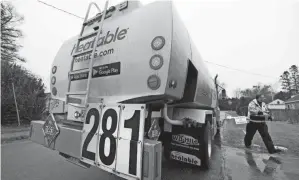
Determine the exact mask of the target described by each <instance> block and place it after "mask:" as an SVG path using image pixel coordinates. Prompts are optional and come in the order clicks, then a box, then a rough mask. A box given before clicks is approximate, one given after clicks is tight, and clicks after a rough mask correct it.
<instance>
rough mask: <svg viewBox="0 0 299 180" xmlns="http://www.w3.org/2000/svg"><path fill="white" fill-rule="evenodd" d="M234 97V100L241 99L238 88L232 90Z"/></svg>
mask: <svg viewBox="0 0 299 180" xmlns="http://www.w3.org/2000/svg"><path fill="white" fill-rule="evenodd" d="M234 95H235V97H236V98H238V99H239V98H240V97H241V89H240V88H237V89H235V90H234Z"/></svg>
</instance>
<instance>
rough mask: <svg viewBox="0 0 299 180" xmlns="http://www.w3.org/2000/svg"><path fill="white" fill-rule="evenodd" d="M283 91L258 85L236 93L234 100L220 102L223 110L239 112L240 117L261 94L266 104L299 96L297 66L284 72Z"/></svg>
mask: <svg viewBox="0 0 299 180" xmlns="http://www.w3.org/2000/svg"><path fill="white" fill-rule="evenodd" d="M280 82H281V88H282V91H279V92H275V91H274V90H273V88H272V86H271V85H267V84H261V83H259V84H257V85H256V86H253V87H252V88H245V89H240V88H237V89H236V90H235V91H234V97H233V98H225V99H220V100H219V107H220V109H221V110H233V111H237V113H238V114H239V115H246V114H247V111H248V104H249V102H250V101H251V100H252V99H254V98H255V96H256V94H258V93H260V94H263V95H264V96H265V103H266V104H267V103H270V102H272V101H273V100H276V99H280V100H283V101H286V100H288V99H290V98H291V97H292V96H293V95H296V94H299V71H298V66H297V65H292V66H291V67H290V68H289V70H288V71H284V72H283V74H282V75H281V76H280Z"/></svg>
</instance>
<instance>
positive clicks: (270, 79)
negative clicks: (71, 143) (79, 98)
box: [11, 0, 299, 96]
mask: <svg viewBox="0 0 299 180" xmlns="http://www.w3.org/2000/svg"><path fill="white" fill-rule="evenodd" d="M94 1H95V2H100V3H99V4H100V5H102V6H103V4H104V1H103V0H101V1H99V0H98V1H96V0H94ZM11 2H12V3H13V4H14V5H15V6H16V8H17V11H18V13H19V14H21V15H23V16H24V17H25V22H24V23H23V25H22V26H21V29H22V30H23V32H24V35H25V37H24V38H23V40H22V45H23V46H24V48H23V49H22V50H21V52H20V53H21V55H22V56H24V57H25V58H26V59H27V60H28V62H27V63H26V64H25V66H26V67H27V68H28V69H30V70H31V71H32V72H33V73H35V74H37V75H39V76H40V77H42V78H43V80H44V81H45V83H46V85H47V87H49V86H50V85H49V82H50V78H49V75H50V69H51V64H52V61H53V59H54V57H55V55H56V53H57V51H58V49H59V48H60V46H61V45H62V43H63V42H64V41H65V40H67V39H69V38H70V37H72V36H74V35H77V34H78V33H79V31H80V28H81V24H82V20H81V19H79V18H76V17H73V16H71V15H68V14H66V13H63V12H60V11H58V10H55V9H53V8H51V7H48V6H45V5H44V4H42V3H39V2H38V1H37V0H11ZM44 2H46V3H49V4H52V5H54V6H56V7H59V8H61V9H64V10H66V11H69V12H72V13H74V14H76V15H78V16H81V17H84V16H85V13H86V9H87V7H88V4H89V2H90V0H45V1H44ZM118 2H122V1H121V0H112V3H113V4H116V3H118ZM151 2H153V0H142V3H143V4H148V3H151ZM175 4H176V7H177V9H178V12H179V13H180V15H181V18H182V20H183V21H184V23H185V25H186V27H187V29H188V31H189V33H190V36H191V38H192V39H193V41H194V42H195V44H196V46H197V48H198V50H199V52H200V53H201V55H202V57H203V59H204V60H205V61H209V62H211V63H206V64H207V66H208V68H209V71H210V72H211V75H212V76H215V75H216V74H219V80H221V81H222V82H224V83H225V84H226V88H227V91H228V94H229V95H231V96H232V95H233V91H234V90H235V89H236V88H248V87H252V86H253V85H256V84H257V83H259V82H260V83H267V84H272V85H274V87H275V88H279V82H278V80H279V76H280V75H281V74H282V72H283V71H284V70H287V69H288V68H289V67H290V66H291V65H293V64H296V65H299V0H194V1H186V0H177V1H175ZM212 63H215V64H220V65H224V66H226V67H230V68H233V69H240V70H244V71H246V72H250V73H253V74H254V73H255V74H261V75H263V76H257V75H253V74H248V73H246V72H240V71H236V70H232V69H228V68H224V67H220V66H217V65H215V64H212Z"/></svg>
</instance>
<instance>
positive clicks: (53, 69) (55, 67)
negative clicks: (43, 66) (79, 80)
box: [52, 66, 57, 74]
mask: <svg viewBox="0 0 299 180" xmlns="http://www.w3.org/2000/svg"><path fill="white" fill-rule="evenodd" d="M56 71H57V66H53V67H52V73H53V74H55V73H56Z"/></svg>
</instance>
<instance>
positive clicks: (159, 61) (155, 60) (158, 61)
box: [150, 54, 163, 70]
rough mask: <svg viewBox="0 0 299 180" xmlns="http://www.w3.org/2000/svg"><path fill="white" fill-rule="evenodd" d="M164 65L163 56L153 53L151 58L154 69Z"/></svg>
mask: <svg viewBox="0 0 299 180" xmlns="http://www.w3.org/2000/svg"><path fill="white" fill-rule="evenodd" d="M162 65H163V57H162V56H160V55H158V54H156V55H153V56H152V57H151V59H150V66H151V68H152V69H154V70H158V69H160V68H161V67H162Z"/></svg>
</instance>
